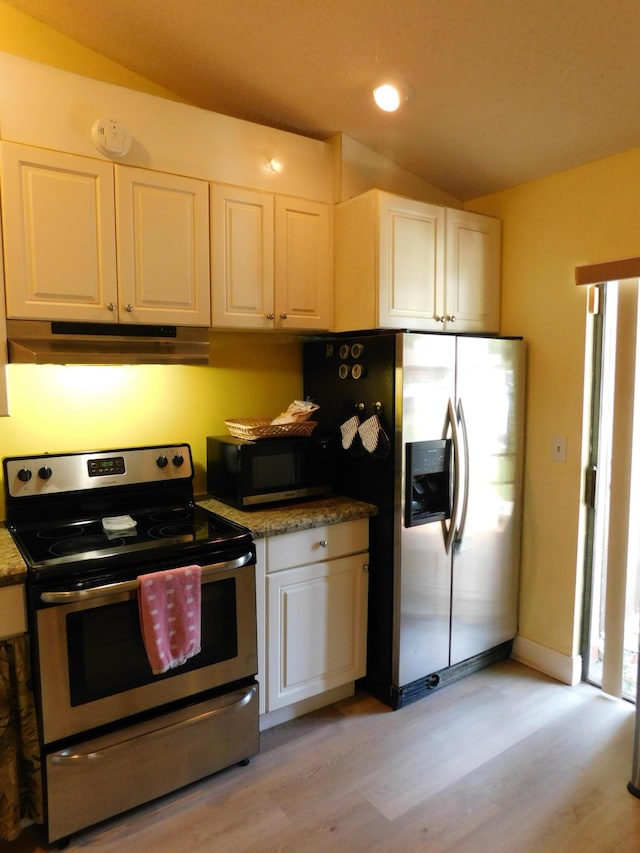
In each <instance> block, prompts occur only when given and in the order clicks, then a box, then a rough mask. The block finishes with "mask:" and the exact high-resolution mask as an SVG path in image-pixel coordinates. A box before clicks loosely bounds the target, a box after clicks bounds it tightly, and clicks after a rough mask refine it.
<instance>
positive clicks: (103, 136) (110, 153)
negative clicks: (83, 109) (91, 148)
mask: <svg viewBox="0 0 640 853" xmlns="http://www.w3.org/2000/svg"><path fill="white" fill-rule="evenodd" d="M91 138H92V140H93V144H94V145H95V146H96V148H97V149H98V151H99V152H100V153H101V154H106V156H107V157H124V155H125V154H127V153H128V152H129V149H130V148H131V133H130V132H129V128H128V127H127V126H126V125H125V124H123V123H122V122H121V121H118V120H117V119H115V118H106V117H103V118H99V119H96V121H94V123H93V127H92V128H91Z"/></svg>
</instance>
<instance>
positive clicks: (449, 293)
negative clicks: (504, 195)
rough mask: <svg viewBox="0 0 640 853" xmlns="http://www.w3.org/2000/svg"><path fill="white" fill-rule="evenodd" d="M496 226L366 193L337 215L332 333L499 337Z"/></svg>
mask: <svg viewBox="0 0 640 853" xmlns="http://www.w3.org/2000/svg"><path fill="white" fill-rule="evenodd" d="M499 302H500V222H499V221H498V220H495V219H491V218H490V217H486V216H480V215H478V214H475V213H469V212H466V211H457V210H453V209H450V208H444V207H439V206H437V205H432V204H426V203H424V202H419V201H413V200H411V199H406V198H402V197H400V196H395V195H392V194H390V193H386V192H381V191H380V190H370V191H369V192H366V193H363V194H362V195H361V196H358V197H356V198H353V199H350V200H349V201H346V202H343V203H342V204H340V205H338V206H337V207H336V212H335V330H336V331H347V330H351V329H354V330H355V329H366V328H391V329H399V328H407V329H415V330H418V331H447V332H464V331H483V332H496V331H498V327H499Z"/></svg>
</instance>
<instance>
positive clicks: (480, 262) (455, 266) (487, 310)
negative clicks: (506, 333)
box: [445, 209, 501, 332]
mask: <svg viewBox="0 0 640 853" xmlns="http://www.w3.org/2000/svg"><path fill="white" fill-rule="evenodd" d="M500 235H501V223H500V220H499V219H494V218H493V217H490V216H482V215H481V214H478V213H471V212H470V211H465V210H453V209H448V210H447V239H446V243H447V262H446V282H447V285H446V311H445V313H446V315H447V317H448V318H451V319H450V320H448V321H447V331H451V332H497V331H499V329H500Z"/></svg>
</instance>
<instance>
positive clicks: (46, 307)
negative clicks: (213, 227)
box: [1, 142, 210, 326]
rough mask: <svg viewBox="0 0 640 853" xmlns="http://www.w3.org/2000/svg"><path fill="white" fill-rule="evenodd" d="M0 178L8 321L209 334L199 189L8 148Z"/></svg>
mask: <svg viewBox="0 0 640 853" xmlns="http://www.w3.org/2000/svg"><path fill="white" fill-rule="evenodd" d="M1 179H2V211H3V235H4V241H5V277H6V282H5V285H6V295H7V296H6V299H7V315H8V316H9V317H11V318H29V319H41V320H77V321H92V322H102V323H114V322H121V323H171V324H174V323H175V324H181V325H194V326H208V325H209V322H210V307H209V306H210V301H209V241H208V191H207V184H206V182H204V181H198V180H195V179H192V178H182V177H178V176H175V175H165V174H162V173H157V172H150V171H147V170H145V169H137V168H133V167H129V166H120V165H116V166H113V165H112V164H111V163H107V162H103V161H101V160H94V159H92V158H89V157H80V156H77V155H74V154H65V153H61V152H56V151H47V150H44V149H38V148H30V147H27V146H23V145H17V144H14V143H6V142H4V143H2V173H1ZM116 235H117V240H116ZM116 244H117V246H118V251H117V252H116Z"/></svg>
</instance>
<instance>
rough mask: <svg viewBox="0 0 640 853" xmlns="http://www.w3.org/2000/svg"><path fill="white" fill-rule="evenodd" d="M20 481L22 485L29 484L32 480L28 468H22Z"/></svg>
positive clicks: (19, 474)
mask: <svg viewBox="0 0 640 853" xmlns="http://www.w3.org/2000/svg"><path fill="white" fill-rule="evenodd" d="M18 479H19V480H20V482H21V483H28V482H29V480H30V479H31V471H30V470H29V469H28V468H21V469H20V470H19V471H18Z"/></svg>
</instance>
